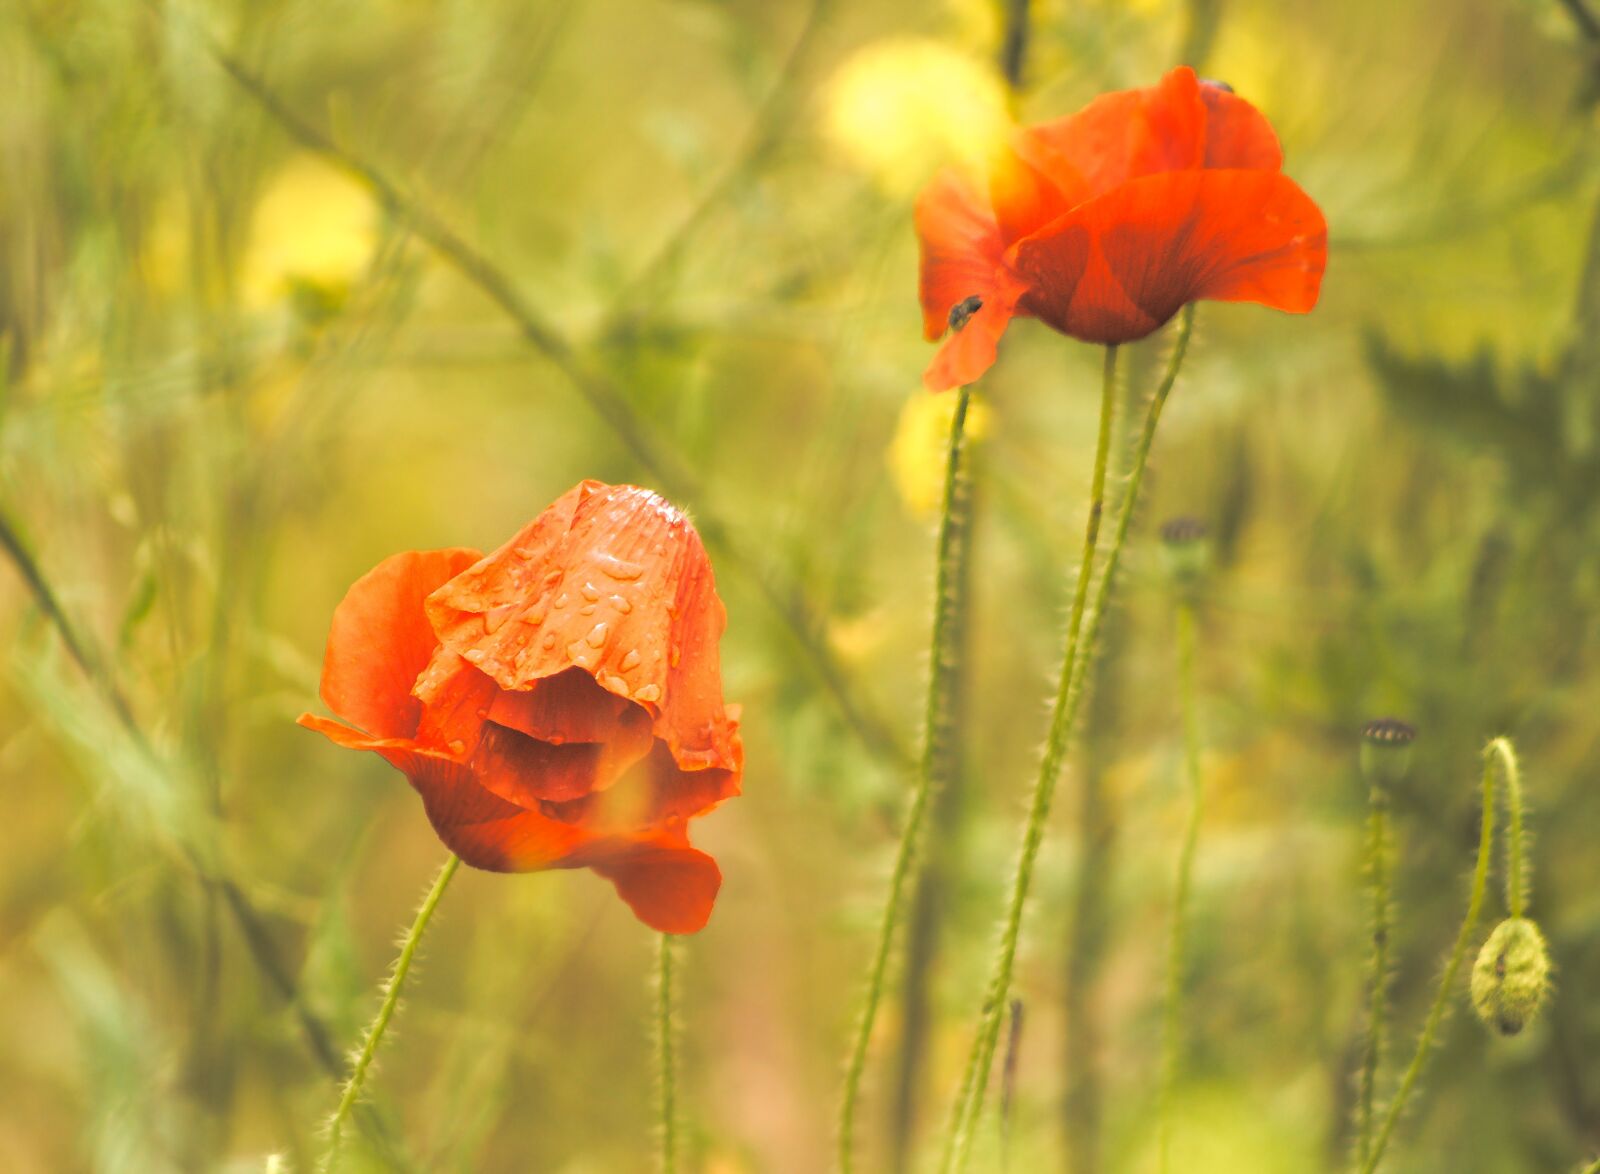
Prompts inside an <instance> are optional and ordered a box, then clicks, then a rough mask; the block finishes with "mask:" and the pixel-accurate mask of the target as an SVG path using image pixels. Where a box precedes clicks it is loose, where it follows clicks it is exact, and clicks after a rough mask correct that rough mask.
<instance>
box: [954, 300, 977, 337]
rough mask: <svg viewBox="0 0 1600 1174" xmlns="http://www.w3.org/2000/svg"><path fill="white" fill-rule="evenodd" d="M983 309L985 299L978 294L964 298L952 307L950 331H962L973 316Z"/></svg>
mask: <svg viewBox="0 0 1600 1174" xmlns="http://www.w3.org/2000/svg"><path fill="white" fill-rule="evenodd" d="M981 309H983V299H982V298H980V297H979V296H978V295H977V294H973V295H972V296H971V297H966V298H962V299H961V300H960V301H959V302H957V303H956V304H955V305H953V306H951V307H950V329H951V330H960V329H961V328H962V327H963V326H965V325H966V324H967V323H968V322H970V321H971V320H972V316H973V315H974V314H976V313H977V312H978V311H979V310H981Z"/></svg>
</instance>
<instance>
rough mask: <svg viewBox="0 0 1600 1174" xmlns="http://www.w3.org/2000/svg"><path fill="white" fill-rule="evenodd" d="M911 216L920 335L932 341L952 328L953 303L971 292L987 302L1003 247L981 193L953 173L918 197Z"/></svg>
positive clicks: (944, 176)
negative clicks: (917, 245) (915, 243)
mask: <svg viewBox="0 0 1600 1174" xmlns="http://www.w3.org/2000/svg"><path fill="white" fill-rule="evenodd" d="M915 219H916V229H917V240H918V242H919V243H920V245H921V270H920V286H921V298H922V334H923V337H924V338H926V339H927V340H928V341H929V342H936V341H938V340H939V339H940V338H942V337H943V336H944V333H945V331H947V330H949V329H950V313H951V311H952V310H954V309H955V307H956V306H958V305H960V304H961V303H962V302H964V301H966V300H967V299H968V298H970V297H972V296H974V295H976V296H977V297H979V298H982V299H984V301H985V302H986V303H987V301H988V300H989V297H990V295H991V294H992V293H993V292H994V286H995V281H996V274H997V273H998V272H999V270H1000V264H1001V254H1002V253H1003V252H1004V251H1005V245H1004V243H1003V242H1002V241H1001V239H1000V229H999V227H998V225H997V224H996V223H995V218H994V214H993V213H992V212H991V211H990V210H989V206H988V205H987V204H986V203H985V202H984V200H983V197H982V196H980V195H979V194H978V193H977V192H976V191H974V190H973V188H972V187H971V186H970V185H969V184H968V183H967V182H966V180H964V179H963V178H962V177H961V176H960V175H958V174H956V173H955V172H953V171H945V172H941V173H940V174H939V176H938V177H937V178H935V179H934V181H933V182H932V183H931V184H929V185H928V187H927V188H926V189H925V190H924V191H923V193H922V195H921V196H919V197H918V198H917V208H916V217H915ZM980 312H981V311H980Z"/></svg>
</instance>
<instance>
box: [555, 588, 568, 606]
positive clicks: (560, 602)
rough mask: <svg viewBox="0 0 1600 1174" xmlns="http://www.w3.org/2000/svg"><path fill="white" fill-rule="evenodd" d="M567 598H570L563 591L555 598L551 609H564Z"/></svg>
mask: <svg viewBox="0 0 1600 1174" xmlns="http://www.w3.org/2000/svg"><path fill="white" fill-rule="evenodd" d="M569 598H571V597H570V596H569V595H568V594H567V593H566V592H565V591H563V592H562V593H561V594H560V595H558V596H556V601H555V603H553V604H552V605H551V606H552V607H566V606H567V600H568V599H569Z"/></svg>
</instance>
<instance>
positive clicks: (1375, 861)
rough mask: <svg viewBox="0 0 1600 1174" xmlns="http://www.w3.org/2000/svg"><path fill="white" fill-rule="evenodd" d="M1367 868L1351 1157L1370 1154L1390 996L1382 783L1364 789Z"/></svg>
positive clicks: (1362, 1158)
mask: <svg viewBox="0 0 1600 1174" xmlns="http://www.w3.org/2000/svg"><path fill="white" fill-rule="evenodd" d="M1365 866H1366V872H1367V876H1368V878H1369V888H1370V892H1371V896H1372V964H1371V971H1370V973H1369V974H1368V976H1367V989H1368V993H1369V998H1370V1003H1369V1006H1368V1009H1367V1038H1366V1041H1365V1044H1364V1046H1363V1050H1362V1058H1361V1085H1360V1094H1359V1095H1360V1100H1359V1103H1358V1106H1357V1109H1356V1160H1357V1162H1358V1163H1361V1164H1365V1162H1366V1160H1367V1159H1368V1158H1369V1157H1371V1155H1372V1122H1373V1098H1374V1095H1375V1092H1376V1088H1377V1083H1378V1068H1379V1066H1380V1065H1381V1064H1382V1062H1383V1048H1384V1036H1385V1026H1386V1025H1385V1019H1386V1017H1387V1012H1388V1002H1389V999H1388V995H1389V926H1390V912H1391V909H1390V896H1389V800H1388V796H1387V795H1386V794H1385V793H1384V791H1383V790H1382V788H1380V787H1377V786H1373V787H1371V788H1370V789H1369V792H1368V800H1367V843H1366V861H1365Z"/></svg>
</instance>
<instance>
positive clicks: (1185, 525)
mask: <svg viewBox="0 0 1600 1174" xmlns="http://www.w3.org/2000/svg"><path fill="white" fill-rule="evenodd" d="M1161 561H1162V564H1163V565H1164V566H1165V568H1166V571H1167V576H1168V578H1170V579H1171V580H1172V581H1173V583H1175V584H1176V585H1177V586H1178V587H1180V588H1183V589H1185V590H1192V589H1194V588H1195V587H1197V586H1199V584H1200V581H1201V580H1202V579H1204V578H1205V576H1206V572H1207V571H1208V570H1210V568H1211V538H1210V534H1209V531H1208V529H1207V527H1206V524H1205V522H1204V521H1203V520H1201V519H1200V518H1195V517H1188V516H1183V517H1177V518H1169V519H1168V520H1167V521H1165V522H1163V523H1162V525H1161Z"/></svg>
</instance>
